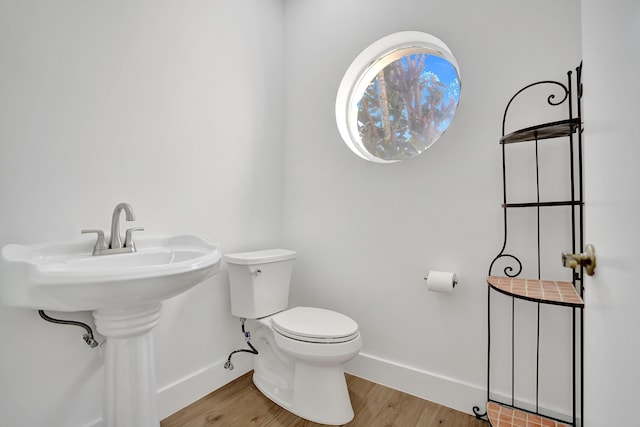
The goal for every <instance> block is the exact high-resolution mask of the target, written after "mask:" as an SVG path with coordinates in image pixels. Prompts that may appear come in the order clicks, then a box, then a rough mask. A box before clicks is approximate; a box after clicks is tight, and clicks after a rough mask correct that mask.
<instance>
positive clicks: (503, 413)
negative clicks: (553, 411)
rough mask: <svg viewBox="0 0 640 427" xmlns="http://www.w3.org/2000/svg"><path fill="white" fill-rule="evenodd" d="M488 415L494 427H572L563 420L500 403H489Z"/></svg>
mask: <svg viewBox="0 0 640 427" xmlns="http://www.w3.org/2000/svg"><path fill="white" fill-rule="evenodd" d="M487 416H488V417H489V424H491V426H492V427H570V426H571V424H565V423H563V422H561V421H556V420H552V419H550V418H546V417H543V416H541V415H536V414H532V413H530V412H526V411H522V410H520V409H514V408H511V407H508V406H504V405H500V404H499V403H496V402H488V403H487Z"/></svg>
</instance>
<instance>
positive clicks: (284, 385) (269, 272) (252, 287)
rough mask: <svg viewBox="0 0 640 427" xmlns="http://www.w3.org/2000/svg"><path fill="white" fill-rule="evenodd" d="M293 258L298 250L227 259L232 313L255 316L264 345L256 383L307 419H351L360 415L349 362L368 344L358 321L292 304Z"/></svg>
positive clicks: (256, 335) (256, 334)
mask: <svg viewBox="0 0 640 427" xmlns="http://www.w3.org/2000/svg"><path fill="white" fill-rule="evenodd" d="M294 259H295V252H293V251H287V250H282V249H275V250H267V251H256V252H248V253H240V254H231V255H226V256H225V260H226V261H227V263H228V264H229V282H230V286H231V302H232V313H233V314H234V315H236V316H239V317H243V318H246V319H249V327H250V328H251V329H252V337H253V341H252V342H253V345H254V346H255V348H256V349H257V350H258V354H257V355H256V356H255V361H254V374H253V382H254V384H255V385H256V387H257V388H258V389H259V390H260V391H261V392H262V393H263V394H264V395H265V396H267V397H268V398H269V399H271V400H272V401H274V402H275V403H277V404H278V405H280V406H282V407H283V408H285V409H286V410H288V411H290V412H292V413H294V414H296V415H298V416H300V417H302V418H305V419H307V420H309V421H313V422H316V423H321V424H329V425H341V424H346V423H348V422H349V421H351V420H352V419H353V417H354V413H353V408H352V406H351V400H350V398H349V391H348V389H347V384H346V380H345V376H344V369H343V364H344V363H346V362H348V361H349V360H351V359H353V358H354V357H355V356H356V355H357V354H358V353H359V351H360V349H361V348H362V338H361V336H360V332H359V330H358V324H357V323H356V322H355V321H354V320H352V319H351V318H349V317H348V316H346V315H344V314H341V313H337V312H335V311H331V310H326V309H322V308H314V307H294V308H287V305H288V291H289V280H290V276H291V270H292V268H293V260H294ZM276 264H277V265H276ZM283 281H285V283H283ZM234 288H235V289H234ZM285 292H286V295H282V294H283V293H285ZM259 295H260V296H261V297H260V298H258V297H257V296H259ZM236 298H242V301H237V300H235V299H236ZM234 300H235V302H234Z"/></svg>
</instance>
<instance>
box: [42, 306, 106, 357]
mask: <svg viewBox="0 0 640 427" xmlns="http://www.w3.org/2000/svg"><path fill="white" fill-rule="evenodd" d="M38 314H40V317H42V318H43V319H44V320H46V321H47V322H51V323H57V324H60V325H74V326H80V327H81V328H84V330H85V331H87V333H86V334H84V335H83V336H82V339H83V340H84V342H86V343H87V345H88V346H89V347H91V348H94V347H97V346H98V344H99V343H98V341H96V340H95V339H94V338H93V331H92V330H91V327H90V326H89V325H87V324H86V323H82V322H76V321H75V320H61V319H54V318H53V317H50V316H48V315H47V313H45V312H44V310H38Z"/></svg>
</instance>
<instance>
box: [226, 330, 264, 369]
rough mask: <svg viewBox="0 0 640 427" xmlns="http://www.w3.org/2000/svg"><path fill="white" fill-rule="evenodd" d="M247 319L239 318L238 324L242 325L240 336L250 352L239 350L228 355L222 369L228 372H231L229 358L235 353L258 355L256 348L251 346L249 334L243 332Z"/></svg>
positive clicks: (231, 366)
mask: <svg viewBox="0 0 640 427" xmlns="http://www.w3.org/2000/svg"><path fill="white" fill-rule="evenodd" d="M246 320H247V319H245V318H244V317H241V318H240V324H241V325H242V335H244V340H245V341H246V342H247V345H248V346H249V348H250V349H251V350H247V349H246V348H241V349H239V350H234V351H232V352H231V354H230V355H229V358H228V359H227V362H226V363H225V364H224V369H228V370H229V371H231V370H233V363H231V357H232V356H233V355H234V354H236V353H242V352H245V353H252V354H258V350H256V348H255V347H254V346H253V344H251V332H249V331H245V329H244V322H245V321H246Z"/></svg>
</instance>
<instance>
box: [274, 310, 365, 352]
mask: <svg viewBox="0 0 640 427" xmlns="http://www.w3.org/2000/svg"><path fill="white" fill-rule="evenodd" d="M271 325H272V327H273V329H274V330H275V331H276V332H278V333H280V334H282V335H284V336H286V337H289V338H293V339H296V340H299V341H307V342H315V343H339V342H346V341H350V340H352V339H354V338H355V337H356V336H357V335H358V324H357V323H356V322H355V321H354V320H353V319H351V318H350V317H347V316H345V315H344V314H341V313H337V312H335V311H331V310H326V309H323V308H312V307H295V308H292V309H290V310H286V311H283V312H280V313H278V314H276V315H274V316H272V317H271Z"/></svg>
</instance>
